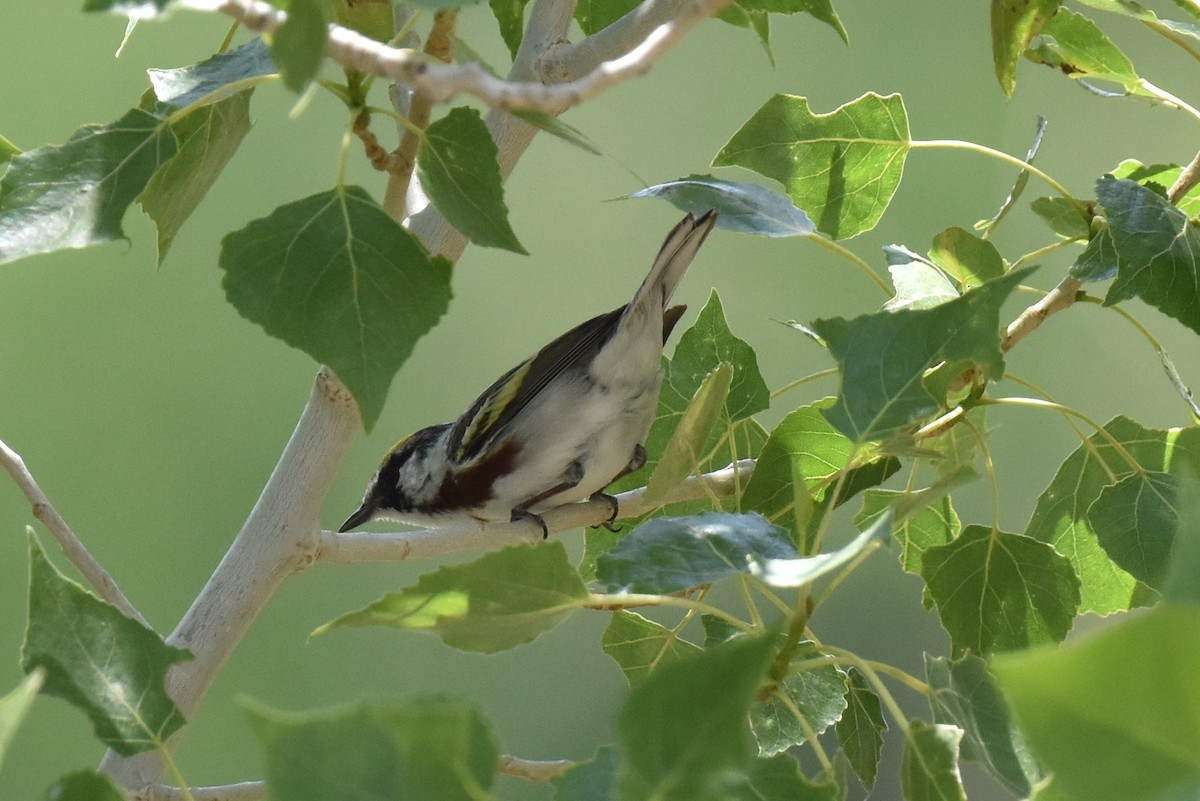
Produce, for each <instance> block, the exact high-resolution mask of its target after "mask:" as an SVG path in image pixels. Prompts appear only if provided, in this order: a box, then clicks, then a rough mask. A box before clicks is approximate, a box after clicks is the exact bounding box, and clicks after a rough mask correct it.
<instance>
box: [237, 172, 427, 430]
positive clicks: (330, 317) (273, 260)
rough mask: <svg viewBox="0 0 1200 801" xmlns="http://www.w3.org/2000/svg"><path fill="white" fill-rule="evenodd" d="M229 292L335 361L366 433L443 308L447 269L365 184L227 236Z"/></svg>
mask: <svg viewBox="0 0 1200 801" xmlns="http://www.w3.org/2000/svg"><path fill="white" fill-rule="evenodd" d="M220 266H221V269H222V270H223V271H224V272H225V278H224V280H223V282H222V285H223V286H224V288H225V296H226V297H227V298H228V299H229V302H230V303H232V304H233V306H234V308H236V309H237V310H238V311H239V312H240V313H241V314H242V316H243V317H245V318H246V319H248V320H250V321H251V322H255V323H257V324H259V325H261V326H262V327H263V329H264V330H265V331H266V332H267V333H268V334H270V335H271V336H273V337H276V338H278V339H282V340H283V341H284V342H286V343H288V344H289V345H291V346H293V347H296V348H299V349H300V350H303V351H304V352H305V353H307V354H309V355H310V356H312V357H313V358H314V359H316V360H317V361H319V362H321V363H323V364H327V365H329V366H330V367H331V368H333V371H334V372H335V373H337V375H338V378H340V379H341V380H342V382H343V383H345V385H346V387H347V388H348V389H349V390H350V392H351V393H353V394H354V398H355V400H357V401H358V407H359V410H360V411H361V412H362V417H363V427H364V428H366V429H367V430H368V431H370V430H371V427H372V426H374V425H375V421H376V420H377V419H379V412H380V411H381V410H382V409H383V402H384V400H385V398H386V397H387V391H388V387H389V386H390V385H391V383H392V378H393V377H394V376H395V374H396V371H397V370H399V369H400V366H401V365H402V364H404V362H405V360H407V359H408V356H409V354H410V353H412V349H413V345H414V344H416V341H417V340H418V339H420V337H421V336H422V335H424V334H425V332H426V331H428V330H429V329H430V328H432V327H433V326H434V324H435V323H437V321H438V318H440V317H441V316H442V314H443V313H445V311H446V307H447V306H448V305H449V302H450V269H449V265H448V264H447V263H446V262H445V261H444V260H443V259H430V258H429V254H428V253H426V251H425V248H424V246H423V245H422V244H421V242H420V241H419V240H418V239H417V238H416V237H415V236H413V235H412V234H411V233H409V232H408V231H407V230H406V229H404V228H403V227H401V226H400V225H399V224H398V223H397V222H396V221H395V220H393V219H392V218H391V217H389V216H388V215H387V213H386V212H385V211H384V210H383V209H381V208H380V207H379V205H378V204H377V203H376V202H375V201H374V200H373V199H372V198H371V197H370V196H369V195H368V194H367V193H366V192H365V191H364V190H363V189H361V188H360V187H357V186H339V187H337V188H335V189H332V190H330V191H328V192H321V193H319V194H316V195H311V196H309V197H307V198H304V199H303V200H297V201H295V202H293V203H289V204H287V205H284V206H280V207H279V208H277V209H275V210H274V211H273V212H271V214H270V215H268V216H267V217H264V218H262V219H259V220H255V221H253V222H251V223H250V224H249V225H247V226H246V227H245V228H242V229H241V230H239V231H234V232H233V233H231V234H229V235H227V236H226V237H225V239H224V240H223V241H222V242H221V257H220Z"/></svg>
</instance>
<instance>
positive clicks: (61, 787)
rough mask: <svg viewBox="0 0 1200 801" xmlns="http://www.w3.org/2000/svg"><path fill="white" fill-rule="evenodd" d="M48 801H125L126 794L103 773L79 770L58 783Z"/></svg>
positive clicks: (55, 784)
mask: <svg viewBox="0 0 1200 801" xmlns="http://www.w3.org/2000/svg"><path fill="white" fill-rule="evenodd" d="M46 801H125V794H124V793H122V792H121V791H120V789H118V787H117V785H115V784H113V781H112V779H110V778H108V777H107V776H105V775H104V774H103V773H97V772H96V771H94V770H79V771H75V772H74V773H68V774H67V775H66V776H63V777H62V778H61V779H59V780H58V781H56V782H55V783H54V784H53V786H51V787H50V789H49V790H47V791H46Z"/></svg>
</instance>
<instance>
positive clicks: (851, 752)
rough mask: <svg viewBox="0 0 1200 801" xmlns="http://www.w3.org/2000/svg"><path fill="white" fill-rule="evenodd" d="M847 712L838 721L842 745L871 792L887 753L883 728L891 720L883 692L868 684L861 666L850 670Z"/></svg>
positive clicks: (840, 743) (839, 743) (855, 770)
mask: <svg viewBox="0 0 1200 801" xmlns="http://www.w3.org/2000/svg"><path fill="white" fill-rule="evenodd" d="M846 684H847V686H848V688H849V692H847V693H846V712H845V714H843V715H842V717H841V718H840V719H839V720H838V722H837V729H836V730H837V739H838V745H840V746H841V747H842V753H843V754H845V755H846V761H848V762H849V763H850V767H851V768H853V769H854V773H855V775H857V776H858V778H859V781H861V782H862V783H863V787H865V788H866V789H867V792H870V791H871V790H872V789H873V788H874V787H875V777H876V775H877V774H878V772H879V758H880V757H881V756H882V755H883V732H884V730H885V729H887V721H885V720H884V719H883V709H882V708H881V707H880V704H879V696H878V695H876V694H875V692H874V691H873V690H872V689H871V687H870V685H869V684H867V680H866V679H865V678H864V677H863V674H862V673H860V672H859V671H858V669H857V668H850V669H849V670H848V671H847V672H846Z"/></svg>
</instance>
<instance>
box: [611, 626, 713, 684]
mask: <svg viewBox="0 0 1200 801" xmlns="http://www.w3.org/2000/svg"><path fill="white" fill-rule="evenodd" d="M600 644H601V647H603V648H604V653H606V654H608V655H609V656H610V657H612V660H613V661H614V662H616V663H617V665H618V666H620V668H621V672H622V673H624V674H625V680H626V681H628V682H629V686H630V687H636V686H637V685H638V683H640V682H641V681H642V680H643V679H645V678H646V677H647V676H649V675H650V672H651V671H652V670H655V669H657V668H658V667H659V666H660V665H664V664H667V663H670V662H674V661H676V660H678V659H681V658H683V657H685V656H687V655H688V654H691V653H694V652H695V651H698V650H700V649H699V648H698V647H696V646H695V645H693V644H692V643H690V642H688V641H687V640H684V639H681V638H680V636H679V634H678V633H677V632H675V631H672V630H671V629H668V628H666V627H665V626H662V625H660V624H658V623H655V622H654V621H653V620H647V619H646V618H644V617H642V616H641V615H639V614H637V613H636V612H629V611H626V610H621V611H618V612H616V613H614V614H613V617H612V620H611V621H609V624H608V628H606V629H605V630H604V636H603V637H602V638H601V640H600Z"/></svg>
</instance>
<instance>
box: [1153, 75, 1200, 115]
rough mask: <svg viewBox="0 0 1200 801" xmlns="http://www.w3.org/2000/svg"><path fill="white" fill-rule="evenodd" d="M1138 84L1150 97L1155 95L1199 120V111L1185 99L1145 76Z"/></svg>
mask: <svg viewBox="0 0 1200 801" xmlns="http://www.w3.org/2000/svg"><path fill="white" fill-rule="evenodd" d="M1138 86H1140V87H1141V88H1142V89H1144V90H1145V91H1146V93H1147V94H1149V95H1151V96H1152V97H1155V98H1157V99H1158V100H1161V101H1162V102H1163V103H1166V104H1167V105H1168V106H1174V107H1175V108H1177V109H1179V110H1180V111H1183V112H1185V113H1186V114H1189V115H1191V117H1192V119H1195V120H1197V121H1200V111H1197V110H1196V108H1195V107H1194V106H1192V105H1191V104H1189V103H1187V102H1186V101H1184V100H1182V99H1180V98H1178V97H1176V96H1175V95H1173V94H1171V93H1170V92H1168V91H1167V90H1166V89H1163V88H1161V87H1158V86H1155V85H1154V84H1152V83H1150V82H1149V81H1147V80H1146V79H1145V78H1142V79H1141V80H1140V81H1138Z"/></svg>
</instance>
